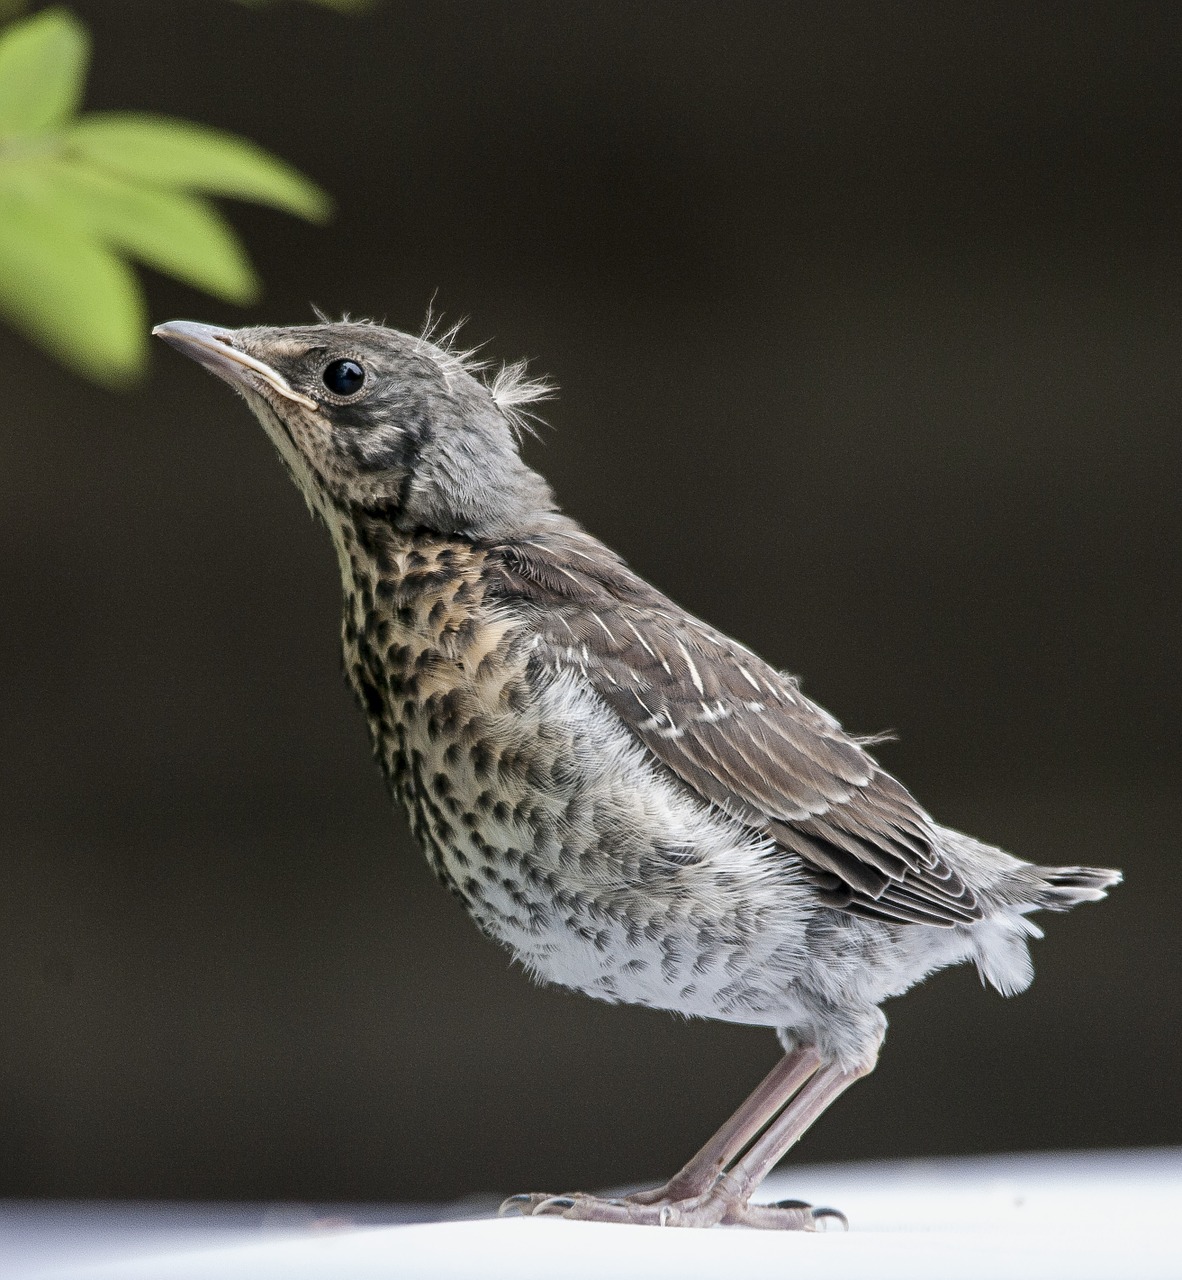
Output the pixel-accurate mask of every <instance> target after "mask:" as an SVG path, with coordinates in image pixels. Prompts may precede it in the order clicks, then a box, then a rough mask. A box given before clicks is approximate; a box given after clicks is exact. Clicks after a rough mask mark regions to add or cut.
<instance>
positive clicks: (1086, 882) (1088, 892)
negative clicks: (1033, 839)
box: [1030, 867, 1123, 911]
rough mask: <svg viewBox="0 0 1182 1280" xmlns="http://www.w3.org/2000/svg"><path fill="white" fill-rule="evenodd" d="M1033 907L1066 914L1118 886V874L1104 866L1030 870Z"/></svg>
mask: <svg viewBox="0 0 1182 1280" xmlns="http://www.w3.org/2000/svg"><path fill="white" fill-rule="evenodd" d="M1030 871H1031V872H1033V873H1034V877H1033V878H1034V879H1035V884H1036V888H1035V892H1034V905H1035V906H1036V907H1041V908H1042V909H1043V910H1045V911H1070V910H1071V908H1072V907H1077V906H1079V904H1080V903H1081V902H1099V901H1100V899H1101V898H1103V897H1105V896H1106V895H1107V893H1108V890H1109V889H1111V888H1113V887H1114V886H1116V885H1118V884H1120V882H1121V879H1122V878H1123V877H1122V876H1121V873H1120V872H1119V871H1113V870H1111V869H1110V868H1108V867H1031V868H1030Z"/></svg>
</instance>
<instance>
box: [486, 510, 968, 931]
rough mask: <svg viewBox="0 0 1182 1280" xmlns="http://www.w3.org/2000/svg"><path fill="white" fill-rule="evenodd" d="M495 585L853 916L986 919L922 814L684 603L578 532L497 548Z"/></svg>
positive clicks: (776, 677)
mask: <svg viewBox="0 0 1182 1280" xmlns="http://www.w3.org/2000/svg"><path fill="white" fill-rule="evenodd" d="M498 552H499V554H498V555H497V556H495V557H494V558H493V563H494V564H495V565H496V566H497V568H496V569H494V572H497V571H499V573H500V577H501V581H500V584H499V585H500V589H501V590H502V591H504V592H505V593H506V594H508V595H512V596H513V597H514V598H515V600H516V601H518V602H519V603H524V604H527V605H528V604H532V605H534V606H535V623H536V626H537V627H538V629H539V631H540V632H541V634H542V635H543V636H544V637H545V639H546V641H547V642H548V645H549V647H550V650H551V653H552V655H553V656H554V657H555V659H556V660H558V661H568V662H569V661H574V662H577V663H578V664H579V665H580V666H581V667H582V668H583V669H584V670H585V672H586V675H587V678H588V679H589V680H590V681H591V682H592V683H593V684H594V686H595V687H596V689H597V690H598V692H599V693H600V695H601V696H602V697H603V699H604V700H605V701H606V702H607V704H608V705H609V706H610V707H612V709H613V710H614V711H615V712H616V714H617V715H619V717H620V718H621V720H622V721H623V722H624V723H625V724H626V725H627V726H628V727H629V728H630V729H631V730H632V732H633V733H634V734H635V735H636V736H637V737H638V738H639V739H640V740H641V741H642V742H643V743H644V744H645V746H646V747H647V748H648V749H649V751H651V752H652V754H653V755H654V756H655V757H656V758H657V759H658V760H660V761H661V762H662V763H663V764H664V765H666V766H667V767H668V768H669V769H671V770H672V771H673V772H674V773H675V774H676V775H677V776H678V777H679V778H681V779H682V780H683V781H684V782H685V783H686V784H687V785H689V786H690V787H692V788H693V789H694V790H695V791H696V792H697V793H698V794H699V795H700V796H702V797H703V798H704V799H705V800H707V801H709V802H710V803H712V804H715V805H717V806H718V807H719V808H721V809H723V810H725V811H726V812H728V813H730V814H732V815H734V816H735V817H736V818H738V819H740V820H741V821H743V822H746V823H749V824H750V825H752V826H754V827H757V828H759V829H761V830H763V831H765V832H767V833H768V834H770V835H771V837H772V838H773V839H774V840H775V841H776V843H777V844H779V845H780V846H781V847H782V848H784V849H785V850H788V851H790V852H792V853H794V854H796V855H797V856H798V857H799V858H800V859H801V860H802V862H803V863H804V865H805V866H806V867H807V868H809V869H810V871H811V872H812V873H813V878H814V883H815V885H816V888H817V891H818V893H819V894H820V895H821V897H822V898H823V899H824V900H825V901H826V902H828V903H830V904H831V905H833V906H836V907H841V908H844V909H846V910H849V911H851V912H853V913H855V914H858V915H869V916H872V917H874V918H877V919H884V920H890V921H895V922H911V923H919V924H930V925H943V926H951V925H955V924H962V923H965V922H967V921H971V920H974V919H979V918H980V916H981V914H982V913H981V908H980V906H979V905H978V903H977V901H976V899H975V897H974V895H973V894H972V892H971V891H970V890H969V889H968V888H967V887H966V886H965V884H964V883H963V882H962V880H961V879H960V877H959V876H957V874H956V873H955V872H954V871H953V869H952V868H951V867H950V866H949V865H948V864H947V863H946V862H945V861H944V860H943V858H942V857H941V855H940V852H939V849H938V845H937V841H936V837H935V832H934V831H933V829H932V824H931V822H930V820H929V819H928V817H927V815H926V814H925V813H924V811H923V810H922V809H921V808H920V807H919V805H918V804H916V802H915V801H914V800H913V799H912V798H911V796H910V795H909V794H908V793H907V791H906V790H905V789H904V788H903V787H902V786H901V785H900V784H899V783H898V782H896V781H895V779H894V778H892V777H891V776H890V775H889V774H887V773H884V772H883V771H882V770H881V769H880V768H879V767H878V765H877V763H876V762H875V761H874V760H873V759H872V758H871V757H870V755H869V754H867V752H866V751H865V750H864V749H863V747H862V746H860V745H859V744H858V743H857V742H856V741H855V740H854V739H852V738H851V737H850V736H849V735H848V734H846V733H845V732H844V731H843V730H842V728H841V726H840V725H839V724H838V723H837V721H835V720H834V719H833V718H832V717H831V716H830V715H828V714H827V713H826V712H825V711H823V710H822V709H821V708H820V707H818V706H817V705H816V704H815V703H813V702H810V701H809V700H808V699H807V698H806V697H805V696H804V695H803V694H802V693H801V692H800V689H799V688H798V687H797V685H796V683H795V681H794V680H792V679H791V677H788V676H784V675H781V674H780V673H779V672H777V671H775V670H773V669H772V668H771V667H769V666H768V665H767V664H766V663H765V662H763V661H762V660H761V659H760V658H758V657H757V656H756V655H755V654H753V653H752V652H751V651H750V650H748V649H745V648H744V647H743V646H742V645H739V644H737V643H736V642H735V641H733V640H731V639H729V638H728V637H726V636H724V635H722V634H721V633H720V632H718V631H715V630H714V629H713V628H711V627H709V626H707V625H706V624H705V623H703V622H700V621H699V620H698V619H696V618H694V617H692V616H691V615H689V614H687V613H685V612H684V611H683V610H681V609H679V608H678V607H677V606H676V605H674V604H673V603H672V602H671V601H669V600H668V599H667V598H666V597H664V596H662V595H661V594H660V593H659V592H658V591H656V589H655V588H653V587H651V586H650V585H649V584H648V583H646V582H644V581H643V580H642V579H641V578H639V577H637V576H636V575H635V574H633V573H632V572H631V571H630V570H629V569H628V568H627V567H626V566H625V565H624V564H623V562H622V561H620V560H619V559H618V558H617V557H616V556H615V555H613V553H611V552H610V551H608V550H607V549H606V548H604V547H603V546H602V545H601V544H599V543H597V542H595V541H594V540H593V539H591V538H590V537H588V536H587V535H585V534H582V533H568V534H563V535H562V536H561V537H554V538H551V539H548V540H547V541H546V542H545V543H543V542H540V541H539V542H537V543H524V544H515V545H513V546H506V547H502V548H498Z"/></svg>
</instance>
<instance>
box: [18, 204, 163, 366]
mask: <svg viewBox="0 0 1182 1280" xmlns="http://www.w3.org/2000/svg"><path fill="white" fill-rule="evenodd" d="M0 311H3V312H4V314H5V315H6V316H7V317H8V319H9V320H10V321H11V322H12V324H13V325H15V326H16V327H17V328H19V329H22V330H23V331H24V332H25V333H26V334H27V335H28V337H30V338H32V339H33V341H34V342H36V343H38V344H39V345H40V346H42V347H44V348H45V349H46V350H47V351H49V352H50V353H51V354H52V355H54V356H56V357H57V358H58V359H59V360H60V361H61V362H62V363H63V364H65V365H67V366H69V367H70V368H72V369H75V370H76V371H77V372H79V373H81V374H84V375H85V376H86V377H88V378H92V379H94V380H95V381H96V382H101V383H104V384H105V385H107V386H112V387H120V386H125V385H126V384H127V383H128V382H130V381H131V380H132V379H133V378H135V377H137V376H138V375H139V374H141V373H142V372H143V369H144V365H145V362H146V356H147V343H146V339H145V334H146V332H147V329H146V324H147V320H146V315H145V310H144V303H143V298H142V296H141V294H140V289H139V285H138V283H137V282H136V278H135V275H134V274H133V273H132V271H131V268H130V267H128V266H127V265H126V264H125V263H123V262H121V261H120V260H119V259H118V258H117V257H115V255H114V254H113V253H111V252H110V251H109V250H107V249H104V248H103V247H102V246H101V245H98V244H95V243H94V241H93V240H90V239H88V238H87V237H86V235H85V233H84V232H83V231H82V230H81V229H80V227H79V226H78V224H77V223H75V222H74V221H73V220H72V219H71V218H70V217H69V216H68V215H65V216H60V215H58V214H56V213H52V212H50V211H49V210H47V209H45V208H38V207H35V206H33V205H31V204H29V203H28V202H27V201H25V200H22V199H21V198H20V197H19V196H16V195H13V194H12V193H10V192H4V193H0Z"/></svg>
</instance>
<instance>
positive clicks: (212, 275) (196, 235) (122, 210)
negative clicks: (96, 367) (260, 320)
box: [47, 163, 259, 303]
mask: <svg viewBox="0 0 1182 1280" xmlns="http://www.w3.org/2000/svg"><path fill="white" fill-rule="evenodd" d="M47 181H48V185H49V187H50V189H51V192H52V197H51V198H53V199H55V200H60V201H62V202H64V203H65V204H66V205H67V206H68V207H69V208H70V209H71V211H72V212H73V213H74V214H75V215H76V216H77V217H78V219H79V220H80V221H81V222H82V223H83V225H84V226H85V227H86V229H87V231H88V232H89V233H90V235H91V236H92V237H93V238H94V239H95V240H98V241H100V242H102V243H104V244H107V245H109V246H111V247H112V248H115V249H120V250H122V251H123V252H124V253H127V254H129V255H130V256H131V257H133V258H136V259H138V260H139V261H140V262H144V263H147V264H148V266H151V267H155V268H156V269H157V270H159V271H163V272H165V273H166V274H167V275H170V276H175V277H176V278H177V279H178V280H183V281H185V283H186V284H191V285H196V287H197V288H199V289H204V290H205V291H206V292H207V293H212V294H214V295H215V296H216V297H218V298H224V299H226V301H227V302H237V303H248V302H253V301H254V299H255V298H257V297H258V295H259V281H258V278H257V277H256V275H255V273H254V270H253V269H252V267H251V265H250V261H249V259H248V258H247V256H246V252H245V251H244V249H243V248H242V245H241V244H240V243H239V241H238V238H237V236H235V234H234V232H233V231H232V230H231V228H230V226H229V224H228V223H226V221H225V220H224V219H223V218H222V216H221V214H219V213H218V211H217V210H216V209H215V208H214V207H213V205H211V204H210V203H209V202H208V201H207V200H202V199H199V198H197V197H195V196H190V195H185V194H183V193H182V192H179V191H162V190H160V189H158V188H153V187H141V186H137V185H135V184H134V183H131V182H127V181H125V180H124V179H122V178H116V177H113V176H112V175H111V174H108V173H104V172H103V171H102V170H101V169H95V168H93V167H91V166H89V165H77V164H66V163H57V164H54V165H53V166H52V167H51V168H50V169H49V171H48V174H47Z"/></svg>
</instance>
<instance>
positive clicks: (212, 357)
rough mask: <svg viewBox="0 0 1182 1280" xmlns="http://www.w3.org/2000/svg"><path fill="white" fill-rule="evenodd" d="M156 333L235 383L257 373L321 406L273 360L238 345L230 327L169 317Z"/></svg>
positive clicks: (299, 400) (292, 396) (289, 394)
mask: <svg viewBox="0 0 1182 1280" xmlns="http://www.w3.org/2000/svg"><path fill="white" fill-rule="evenodd" d="M152 336H153V337H154V338H163V339H164V341H165V342H167V343H168V344H169V346H172V347H176V349H177V350H178V351H182V352H184V354H185V355H187V356H191V357H192V358H193V359H194V360H196V361H197V363H198V364H203V365H204V366H205V367H206V368H207V369H208V370H209V371H210V373H216V374H217V376H218V377H219V378H224V379H225V381H226V382H228V383H229V384H230V385H231V386H234V385H235V384H238V385H241V384H242V383H244V382H245V383H247V385H249V383H250V379H249V377H248V376H247V375H248V374H254V375H255V377H256V378H261V379H262V380H263V381H264V382H265V383H267V384H268V386H270V387H271V389H272V390H274V391H277V392H278V393H279V394H280V395H281V396H285V397H286V398H287V399H288V400H293V401H294V402H295V403H296V404H299V405H303V406H304V408H305V409H317V408H319V407H320V406H319V405H317V403H316V401H315V400H313V399H311V398H310V397H308V396H305V395H302V394H301V393H300V392H299V391H296V390H295V389H294V388H293V387H292V386H291V384H290V383H289V382H288V381H287V379H286V378H285V377H284V376H283V374H281V373H279V372H278V371H277V370H275V369H272V368H271V366H270V365H269V364H264V363H263V362H262V361H261V360H256V359H255V358H254V356H249V355H247V354H246V352H245V351H240V350H239V349H238V348H237V347H236V346H234V335H233V334H232V333H230V332H229V331H227V330H226V329H219V328H217V327H216V326H214V325H211V324H198V323H197V322H196V321H194V320H169V321H168V323H167V324H158V325H157V326H156V327H155V329H153V330H152Z"/></svg>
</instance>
